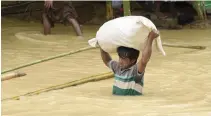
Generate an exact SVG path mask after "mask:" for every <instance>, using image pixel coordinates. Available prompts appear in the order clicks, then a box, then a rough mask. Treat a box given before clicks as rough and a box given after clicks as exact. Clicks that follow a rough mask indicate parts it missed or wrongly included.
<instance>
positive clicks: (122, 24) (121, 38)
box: [88, 16, 165, 55]
mask: <svg viewBox="0 0 211 116" xmlns="http://www.w3.org/2000/svg"><path fill="white" fill-rule="evenodd" d="M151 30H157V28H156V26H155V25H154V24H153V23H152V22H151V21H150V20H149V19H147V18H145V17H143V16H125V17H120V18H116V19H113V20H110V21H108V22H106V23H104V24H103V25H102V26H101V27H100V28H99V30H98V31H97V34H96V37H95V38H93V39H90V40H89V41H88V43H89V45H91V46H92V47H97V46H98V44H99V46H100V47H101V48H102V49H103V50H104V51H106V52H108V53H112V52H116V49H117V47H119V46H125V47H130V48H134V49H136V50H139V51H141V50H142V49H143V46H144V43H145V41H146V39H147V36H148V34H149V32H150V31H151ZM153 46H156V48H157V49H158V50H159V51H160V52H161V53H162V54H163V55H165V51H164V50H163V47H162V43H161V38H160V36H159V37H157V38H156V39H155V41H154V42H153Z"/></svg>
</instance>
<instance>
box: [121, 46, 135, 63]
mask: <svg viewBox="0 0 211 116" xmlns="http://www.w3.org/2000/svg"><path fill="white" fill-rule="evenodd" d="M117 53H118V55H119V57H120V58H129V59H130V60H137V59H138V56H139V51H138V50H136V49H133V48H128V47H123V46H120V47H118V48H117Z"/></svg>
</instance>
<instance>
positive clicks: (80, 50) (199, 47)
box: [1, 43, 206, 74]
mask: <svg viewBox="0 0 211 116" xmlns="http://www.w3.org/2000/svg"><path fill="white" fill-rule="evenodd" d="M162 45H163V46H167V47H177V48H189V49H199V50H203V49H205V48H206V47H205V46H192V45H175V44H167V43H163V44H162ZM90 49H96V48H94V47H85V48H81V49H79V50H74V51H71V52H68V53H63V54H59V55H56V56H52V57H48V58H44V59H41V60H37V61H34V62H31V63H27V64H24V65H21V66H18V67H15V68H12V69H8V70H4V71H3V72H1V74H4V73H7V72H11V71H14V70H17V69H21V68H24V67H28V66H32V65H35V64H38V63H42V62H46V61H49V60H53V59H56V58H61V57H64V56H67V55H71V54H75V53H78V52H82V51H86V50H90Z"/></svg>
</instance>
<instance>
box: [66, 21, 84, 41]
mask: <svg viewBox="0 0 211 116" xmlns="http://www.w3.org/2000/svg"><path fill="white" fill-rule="evenodd" d="M67 20H68V21H69V23H71V24H72V25H73V29H74V30H75V32H76V34H77V36H79V38H81V39H83V35H82V32H81V28H80V25H79V24H78V22H77V20H76V19H74V18H68V19H67Z"/></svg>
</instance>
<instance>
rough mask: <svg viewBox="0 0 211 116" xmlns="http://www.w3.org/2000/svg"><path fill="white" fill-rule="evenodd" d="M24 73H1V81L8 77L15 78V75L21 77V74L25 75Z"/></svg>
mask: <svg viewBox="0 0 211 116" xmlns="http://www.w3.org/2000/svg"><path fill="white" fill-rule="evenodd" d="M25 75H26V73H21V72H13V73H10V74H7V75H3V76H2V77H1V81H6V80H9V79H14V78H17V77H22V76H25Z"/></svg>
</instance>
